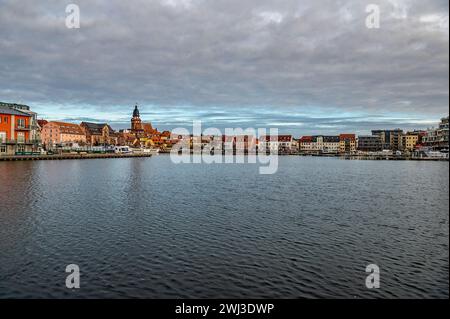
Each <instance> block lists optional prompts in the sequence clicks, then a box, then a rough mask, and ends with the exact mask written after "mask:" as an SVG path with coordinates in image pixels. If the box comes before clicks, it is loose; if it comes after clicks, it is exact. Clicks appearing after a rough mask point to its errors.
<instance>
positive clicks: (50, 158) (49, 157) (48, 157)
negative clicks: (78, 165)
mask: <svg viewBox="0 0 450 319" xmlns="http://www.w3.org/2000/svg"><path fill="white" fill-rule="evenodd" d="M152 156H153V154H145V153H142V154H56V155H10V156H1V157H0V162H7V161H57V160H85V159H86V160H87V159H109V158H134V157H152Z"/></svg>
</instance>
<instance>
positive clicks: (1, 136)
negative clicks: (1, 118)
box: [0, 132, 6, 143]
mask: <svg viewBox="0 0 450 319" xmlns="http://www.w3.org/2000/svg"><path fill="white" fill-rule="evenodd" d="M5 141H6V132H0V143H3V142H5Z"/></svg>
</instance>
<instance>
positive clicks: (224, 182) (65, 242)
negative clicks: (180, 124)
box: [0, 156, 449, 298]
mask: <svg viewBox="0 0 450 319" xmlns="http://www.w3.org/2000/svg"><path fill="white" fill-rule="evenodd" d="M448 209H449V164H448V163H445V162H433V163H429V162H409V161H408V162H403V161H398V162H397V161H345V160H338V159H333V158H302V157H282V158H280V163H279V170H278V173H277V174H275V175H259V174H258V168H257V166H254V165H248V164H247V165H237V164H235V165H203V164H197V165H194V164H190V165H189V164H183V165H175V164H172V163H171V162H170V158H169V157H168V156H157V157H153V158H140V159H138V158H136V159H109V160H86V161H77V160H73V161H43V162H10V163H9V162H8V163H6V162H4V163H0V297H3V298H5V297H6V298H22V297H34V298H48V297H58V298H103V297H108V298H175V297H181V298H184V297H186V298H203V297H209V298H234V297H235V298H244V297H253V298H263V297H274V298H354V297H357V298H379V297H380V298H399V297H402V298H422V297H425V298H432V297H438V298H448V296H449V213H448ZM72 263H74V264H78V265H79V266H80V269H81V289H79V290H76V291H69V290H68V289H67V288H66V287H65V278H66V275H67V274H66V273H65V267H66V265H68V264H72ZM372 263H375V264H377V265H379V267H380V268H381V288H380V289H379V290H368V289H367V288H366V287H365V277H366V273H365V267H366V266H367V265H368V264H372Z"/></svg>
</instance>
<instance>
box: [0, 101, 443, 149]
mask: <svg viewBox="0 0 450 319" xmlns="http://www.w3.org/2000/svg"><path fill="white" fill-rule="evenodd" d="M0 118H1V119H2V122H0V123H2V126H1V127H0V128H1V130H0V138H1V142H2V144H1V145H2V148H1V153H2V155H14V154H16V155H17V154H23V153H30V152H32V153H33V152H35V153H36V152H40V150H41V149H43V150H46V151H48V150H51V149H53V148H54V147H61V146H63V147H67V146H69V147H76V148H78V147H79V146H91V147H92V146H102V145H103V146H132V147H135V148H157V149H160V150H163V151H168V150H170V149H172V147H173V146H175V145H176V144H177V142H178V141H179V140H180V139H182V138H183V137H182V136H181V135H177V134H180V133H177V132H176V130H175V132H172V131H171V130H164V131H160V130H158V128H156V127H154V125H153V124H152V123H151V122H149V121H145V119H142V118H141V111H140V109H139V107H138V105H137V104H136V105H135V106H134V109H133V112H132V113H131V119H130V120H129V124H130V125H129V126H128V127H127V128H125V129H120V130H116V129H114V128H113V127H112V126H111V125H110V123H108V122H103V123H98V122H88V121H82V122H80V123H70V122H62V121H51V120H50V119H42V118H39V116H38V114H37V113H36V112H34V111H33V110H32V109H31V107H30V106H28V105H22V104H16V103H4V102H0ZM193 125H194V123H193ZM205 128H206V127H203V128H200V129H205ZM184 129H185V130H186V131H188V132H189V128H188V123H186V125H185V126H184ZM231 129H243V130H246V129H251V128H246V127H241V128H239V127H237V126H235V127H232V128H231ZM253 129H254V132H255V133H254V135H252V133H247V132H244V131H242V133H234V134H238V135H235V137H234V138H233V141H231V143H232V144H233V145H234V147H236V146H237V144H238V142H242V143H243V145H245V146H243V147H244V149H246V150H248V148H249V145H250V146H251V145H254V146H255V147H264V148H266V149H271V150H274V151H279V150H280V149H281V150H283V152H288V153H292V152H295V153H297V152H300V153H324V154H356V153H357V152H368V153H370V152H381V151H383V150H389V151H391V152H399V151H400V152H406V153H408V154H413V152H415V151H420V150H421V149H422V148H423V147H431V148H432V149H435V150H439V151H440V150H444V151H445V152H448V148H449V147H448V144H449V136H448V135H449V117H448V116H447V117H443V118H441V122H440V123H439V125H438V127H437V128H434V127H433V128H427V129H426V130H420V129H417V128H416V129H414V130H407V131H404V130H403V129H401V128H399V127H397V128H395V129H390V128H383V129H372V130H371V134H370V135H369V134H357V133H355V132H354V131H353V132H352V131H345V132H339V133H338V134H336V135H330V134H320V132H319V133H318V134H314V135H301V136H295V135H294V134H290V133H283V132H278V133H277V134H278V137H277V138H276V139H275V140H273V139H271V138H270V136H259V135H256V134H257V133H256V130H257V129H256V128H253ZM265 129H267V128H265ZM219 131H220V130H219ZM201 134H202V139H201V140H200V143H201V145H203V146H205V145H207V144H208V143H209V142H210V141H211V139H212V138H213V135H211V136H208V135H206V136H203V131H201ZM247 134H251V135H247ZM221 135H222V136H221V138H222V143H223V146H222V147H225V144H227V143H229V142H230V141H229V136H227V133H226V130H225V133H224V134H221ZM192 136H198V133H195V132H194V131H191V141H190V143H191V147H192V146H193V145H194V144H192V143H195V141H194V140H193V139H192ZM239 136H241V138H240V137H239ZM239 139H241V141H240V140H239Z"/></svg>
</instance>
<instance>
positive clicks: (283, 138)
mask: <svg viewBox="0 0 450 319" xmlns="http://www.w3.org/2000/svg"><path fill="white" fill-rule="evenodd" d="M272 137H273V138H274V140H273V141H272V140H271V138H272ZM260 140H265V141H266V142H276V141H278V142H291V141H292V135H278V136H277V135H274V136H270V135H267V136H261V137H260Z"/></svg>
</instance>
